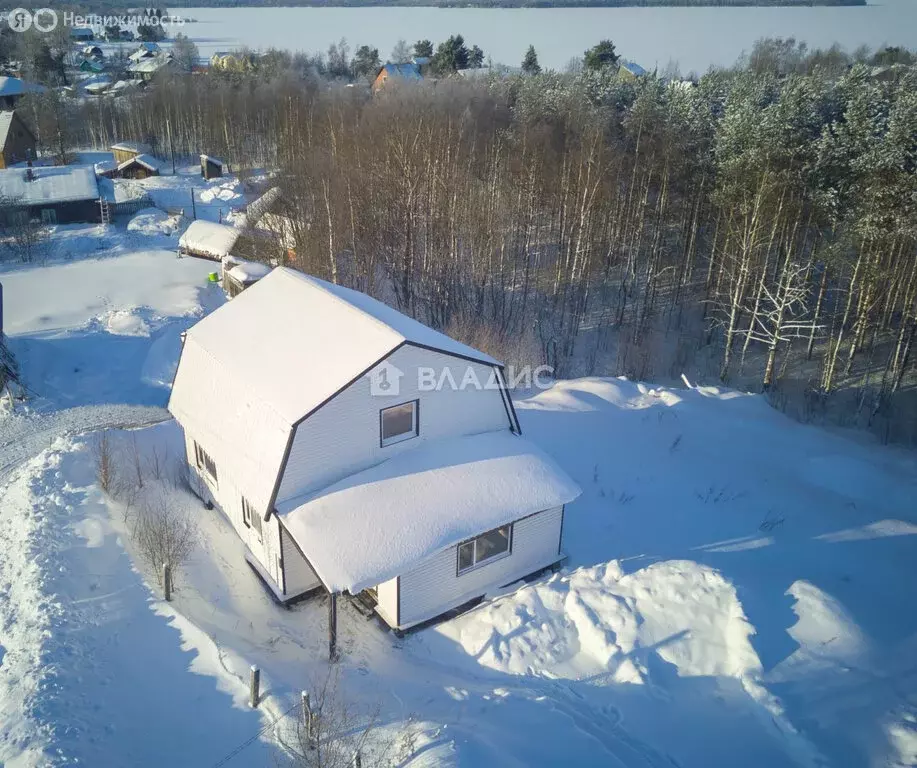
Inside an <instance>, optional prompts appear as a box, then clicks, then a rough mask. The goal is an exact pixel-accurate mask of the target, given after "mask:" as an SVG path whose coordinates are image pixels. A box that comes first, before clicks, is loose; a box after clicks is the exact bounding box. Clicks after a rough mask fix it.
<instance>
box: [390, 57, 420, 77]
mask: <svg viewBox="0 0 917 768" xmlns="http://www.w3.org/2000/svg"><path fill="white" fill-rule="evenodd" d="M380 71H381V72H385V74H386V76H387V77H396V78H401V79H402V80H422V79H423V77H422V75H421V74H420V69H419V68H418V66H417V64H415V63H414V62H412V61H411V62H408V63H407V64H392V63H388V64H384V65H383V66H382V69H381V70H380Z"/></svg>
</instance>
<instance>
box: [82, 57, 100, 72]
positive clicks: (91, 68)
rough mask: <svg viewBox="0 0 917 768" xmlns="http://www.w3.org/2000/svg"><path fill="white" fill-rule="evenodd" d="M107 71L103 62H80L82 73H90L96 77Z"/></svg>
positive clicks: (91, 60) (89, 60) (84, 60)
mask: <svg viewBox="0 0 917 768" xmlns="http://www.w3.org/2000/svg"><path fill="white" fill-rule="evenodd" d="M104 71H105V65H104V64H103V63H102V62H101V61H96V60H95V59H83V60H82V61H81V62H80V72H89V73H91V74H94V75H98V74H99V73H100V72H104Z"/></svg>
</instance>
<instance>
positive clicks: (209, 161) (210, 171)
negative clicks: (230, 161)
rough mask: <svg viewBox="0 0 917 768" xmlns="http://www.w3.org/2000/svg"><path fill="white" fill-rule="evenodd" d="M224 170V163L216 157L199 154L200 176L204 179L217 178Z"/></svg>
mask: <svg viewBox="0 0 917 768" xmlns="http://www.w3.org/2000/svg"><path fill="white" fill-rule="evenodd" d="M225 171H226V164H225V163H224V162H223V161H222V160H220V158H218V157H211V156H210V155H201V176H202V177H203V178H204V179H205V180H206V181H210V179H218V178H220V177H221V176H222V175H223V173H224V172H225Z"/></svg>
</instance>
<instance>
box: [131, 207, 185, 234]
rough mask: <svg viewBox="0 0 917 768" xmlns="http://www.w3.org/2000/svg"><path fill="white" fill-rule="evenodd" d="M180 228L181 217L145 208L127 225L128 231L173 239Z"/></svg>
mask: <svg viewBox="0 0 917 768" xmlns="http://www.w3.org/2000/svg"><path fill="white" fill-rule="evenodd" d="M180 226H181V217H180V216H169V215H168V214H167V213H165V212H164V211H160V210H159V209H158V208H144V209H143V210H141V211H139V212H138V213H137V215H136V216H134V217H133V218H132V219H131V220H130V221H129V222H128V223H127V231H128V232H136V233H138V234H141V235H147V236H150V237H154V236H162V235H165V236H167V237H171V236H173V235H174V234H175V232H176V230H178V228H179V227H180Z"/></svg>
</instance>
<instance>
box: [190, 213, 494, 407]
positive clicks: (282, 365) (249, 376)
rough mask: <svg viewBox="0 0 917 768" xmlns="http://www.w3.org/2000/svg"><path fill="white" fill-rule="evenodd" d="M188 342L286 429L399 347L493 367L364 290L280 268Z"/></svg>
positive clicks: (195, 328) (484, 357)
mask: <svg viewBox="0 0 917 768" xmlns="http://www.w3.org/2000/svg"><path fill="white" fill-rule="evenodd" d="M201 223H204V222H195V224H201ZM195 224H192V225H191V226H192V227H194V226H195ZM212 226H216V225H212ZM190 232H191V228H190V227H189V229H188V232H186V235H187V234H188V233H190ZM187 339H188V340H190V341H193V342H194V343H195V344H196V345H198V346H199V347H200V348H202V349H203V350H205V351H206V353H207V354H208V356H209V357H210V358H211V359H212V360H214V361H216V362H217V363H218V364H219V366H220V367H221V369H222V370H223V373H224V374H225V375H226V376H228V377H231V378H233V379H236V380H239V381H240V382H242V383H244V384H245V385H246V387H247V388H248V389H250V390H251V391H252V392H256V393H258V396H259V397H260V398H261V399H262V400H263V401H264V402H266V403H267V404H268V405H269V406H270V407H271V408H272V409H273V410H274V411H275V412H276V413H278V414H279V415H280V416H281V417H282V418H283V420H284V421H285V422H286V423H287V424H289V425H293V424H295V423H296V422H297V421H299V420H300V419H302V418H303V417H305V416H306V415H307V414H309V413H310V412H312V411H313V410H314V409H315V408H317V407H318V406H320V405H321V404H322V403H324V402H325V401H327V400H328V399H329V398H331V397H332V396H334V395H335V394H336V393H337V392H338V391H340V390H341V389H342V388H343V387H345V386H346V385H347V384H349V383H350V382H351V381H353V380H355V379H357V378H358V377H359V376H360V375H361V374H363V373H364V372H366V371H367V370H369V369H370V368H372V367H373V366H374V365H376V364H377V363H378V362H380V361H381V360H382V359H383V358H385V357H387V356H388V355H389V354H390V353H391V352H393V351H394V350H395V349H397V348H398V347H400V346H401V345H402V344H404V343H412V344H416V345H418V346H423V347H429V348H432V349H435V350H439V351H441V352H445V353H446V354H452V355H456V356H459V357H463V358H468V359H471V360H476V361H479V362H481V363H484V364H485V365H499V363H498V362H497V361H496V360H494V359H493V358H492V357H490V356H488V355H485V354H484V353H483V352H479V351H477V350H476V349H472V348H471V347H468V346H466V345H465V344H462V343H460V342H458V341H455V340H454V339H450V338H449V337H448V336H446V335H445V334H442V333H439V332H438V331H434V330H433V329H432V328H428V327H427V326H425V325H423V324H422V323H419V322H417V321H416V320H412V319H411V318H409V317H407V316H406V315H403V314H401V313H400V312H398V311H397V310H395V309H392V308H391V307H389V306H387V305H385V304H383V303H382V302H380V301H377V300H376V299H374V298H372V297H370V296H367V295H366V294H365V293H360V292H358V291H353V290H350V289H349V288H344V287H342V286H339V285H333V284H331V283H327V282H325V281H324V280H319V279H318V278H316V277H311V276H309V275H304V274H302V273H301V272H296V271H294V270H292V269H288V268H286V267H278V268H277V269H274V270H273V271H272V272H271V273H270V274H269V275H267V276H266V277H265V278H263V279H262V280H260V281H258V282H257V283H256V284H255V285H254V286H252V287H251V288H249V289H248V290H247V291H245V292H244V293H243V294H241V295H240V296H238V297H236V298H235V299H233V300H232V301H231V302H229V303H228V304H226V305H224V306H222V307H220V308H219V309H217V310H216V311H214V312H213V313H212V314H210V315H208V316H207V317H205V318H204V319H203V320H201V321H200V322H199V323H198V324H197V325H195V326H193V327H192V328H191V329H190V330H189V331H188V334H187Z"/></svg>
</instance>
